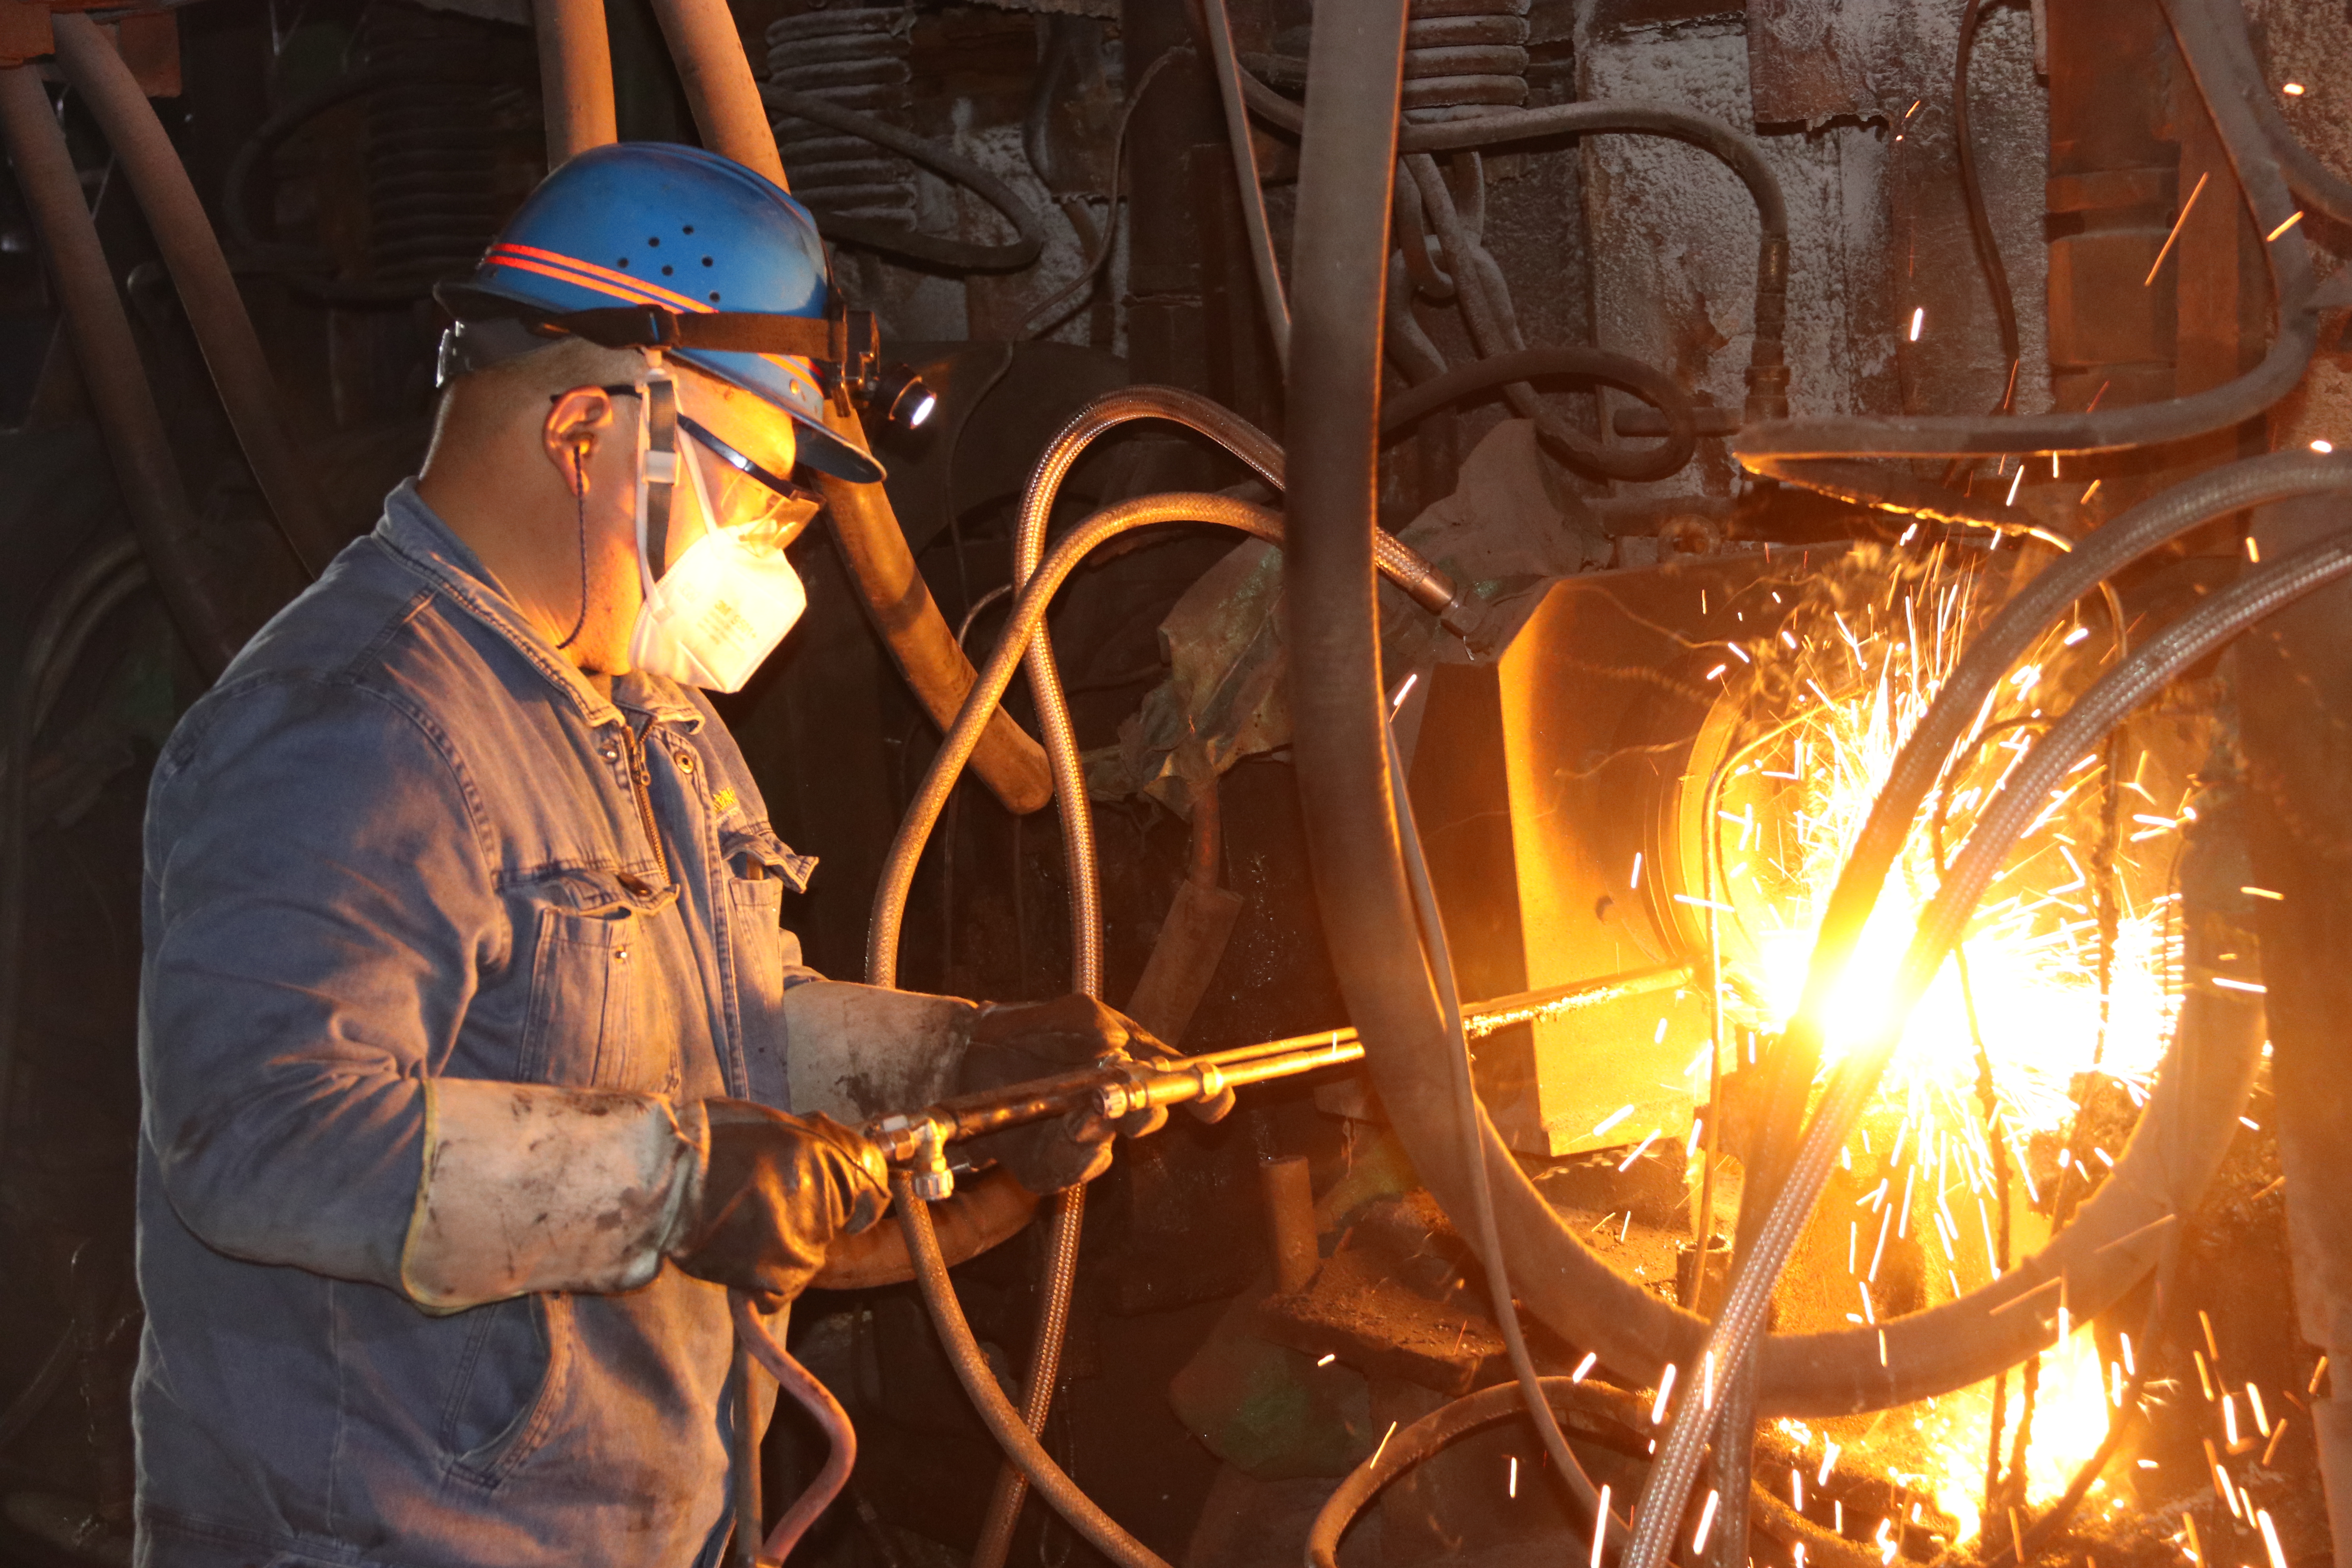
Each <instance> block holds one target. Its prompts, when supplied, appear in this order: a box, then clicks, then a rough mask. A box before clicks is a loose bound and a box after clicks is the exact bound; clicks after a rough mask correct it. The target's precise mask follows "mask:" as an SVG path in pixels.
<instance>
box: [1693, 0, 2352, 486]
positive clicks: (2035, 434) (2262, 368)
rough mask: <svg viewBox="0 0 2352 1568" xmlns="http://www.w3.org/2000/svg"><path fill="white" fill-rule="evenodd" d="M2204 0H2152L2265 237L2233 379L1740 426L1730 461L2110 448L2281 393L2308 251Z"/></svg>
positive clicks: (2179, 436)
mask: <svg viewBox="0 0 2352 1568" xmlns="http://www.w3.org/2000/svg"><path fill="white" fill-rule="evenodd" d="M2208 4H2209V0H2164V7H2165V13H2166V15H2167V16H2169V17H2170V18H2171V21H2172V26H2173V32H2174V35H2175V36H2176V37H2178V38H2179V41H2180V50H2181V54H2182V55H2183V57H2184V58H2186V59H2187V60H2188V62H2189V70H2190V71H2191V72H2192V73H2193V74H2194V75H2195V77H2196V79H2197V85H2198V88H2199V90H2200V92H2201V93H2202V95H2203V97H2204V100H2205V104H2206V107H2207V108H2208V109H2209V110H2211V112H2212V116H2213V124H2214V127H2215V129H2216V130H2217V131H2219V132H2220V133H2221V143H2222V147H2223V149H2224V151H2226V152H2227V153H2228V154H2229V158H2230V164H2231V168H2232V169H2234V170H2235V171H2236V172H2237V176H2238V185H2239V188H2240V190H2241V191H2242V193H2243V195H2244V197H2245V202H2246V207H2247V210H2248V211H2249V212H2251V213H2252V215H2253V218H2254V227H2255V230H2256V232H2258V233H2260V234H2263V235H2271V236H2273V238H2271V239H2270V240H2269V241H2268V242H2267V243H2266V244H2265V245H2264V246H2263V254H2264V256H2265V257H2266V258H2268V261H2269V264H2270V272H2271V289H2272V291H2273V297H2274V299H2275V300H2276V310H2277V319H2278V331H2277V335H2276V336H2275V337H2274V338H2273V340H2272V342H2271V346H2270V351H2269V353H2265V354H2264V355H2263V360H2262V363H2260V364H2258V365H2256V366H2255V367H2254V368H2253V369H2252V370H2250V371H2248V372H2247V373H2246V374H2243V375H2241V376H2239V377H2237V378H2236V379H2235V380H2233V381H2228V382H2224V383H2222V384H2221V385H2219V386H2215V387H2209V388H2207V389H2206V390H2205V391H2203V392H2199V393H2192V394H2190V395H2189V396H2186V397H2176V398H2173V399H2171V400H2169V401H2168V402H2164V403H2146V404H2139V405H2133V406H2128V407H2115V408H2103V409H2099V410H2097V411H2095V412H2088V411H2085V412H2078V413H2058V414H2037V415H2031V416H2023V417H1999V416H1984V417H1979V416H1966V415H1958V416H1948V415H1938V416H1917V417H1906V418H1878V417H1864V416H1838V417H1829V418H1814V419H1787V420H1780V421H1776V422H1774V423H1772V424H1769V425H1763V426H1749V427H1748V428H1747V429H1745V430H1743V431H1741V432H1740V434H1739V436H1738V437H1737V438H1736V439H1735V440H1734V441H1733V443H1732V451H1733V454H1734V455H1735V456H1736V457H1738V458H1739V460H1740V462H1741V463H1743V464H1744V465H1746V466H1747V467H1748V468H1749V469H1750V470H1752V471H1753V472H1756V473H1758V474H1762V475H1765V476H1768V477H1770V478H1775V479H1788V480H1789V481H1790V482H1791V483H1794V484H1802V483H1804V479H1803V476H1802V472H1801V469H1799V468H1793V467H1792V466H1791V465H1792V464H1793V463H1794V462H1795V460H1797V459H1801V458H1850V457H1880V458H1903V457H1909V458H1932V457H1954V456H1963V455H1971V454H1973V455H1979V456H1990V455H1993V454H1996V453H2007V452H2111V451H2116V450H2120V449H2122V448H2124V447H2149V446H2156V445H2158V444H2160V443H2163V442H2168V441H2179V440H2185V439H2187V438H2188V437H2192V436H2201V435H2204V434H2206V433H2207V432H2209V431H2213V430H2221V429H2226V428H2227V427H2229V426H2232V425H2237V424H2240V423H2242V422H2243V421H2245V420H2247V419H2250V418H2252V416H2255V415H2256V414H2259V413H2261V412H2262V411H2263V409H2265V408H2268V407H2269V406H2270V405H2272V404H2273V403H2275V402H2277V401H2278V400H2279V399H2280V398H2282V397H2284V396H2285V395H2287V394H2288V393H2289V392H2291V391H2293V390H2294V386H2295V384H2297V383H2298V382H2300V381H2301V380H2302V379H2303V374H2304V371H2305V368H2306V367H2308V366H2309V364H2310V363H2311V356H2312V353H2313V351H2314V349H2315V347H2316V346H2317V344H2318V341H2319V318H2318V314H2317V312H2316V311H2315V310H2313V309H2312V304H2311V293H2312V275H2311V251H2310V248H2309V247H2307V246H2306V245H2305V243H2304V237H2303V229H2302V226H2301V225H2295V226H2292V227H2283V226H2284V225H2285V224H2286V223H2287V221H2288V220H2289V219H2290V218H2292V217H2293V216H2294V211H2295V206H2294V196H2293V195H2292V194H2291V193H2290V192H2289V191H2288V189H2287V184H2286V180H2285V177H2284V174H2283V173H2282V172H2281V170H2280V168H2279V162H2278V157H2277V154H2276V153H2274V152H2273V149H2272V147H2271V143H2270V139H2269V138H2268V137H2266V136H2265V135H2264V134H2263V128H2262V126H2261V124H2260V123H2259V121H2257V120H2256V119H2255V117H2254V112H2253V110H2252V109H2251V108H2249V107H2248V106H2247V103H2246V100H2245V97H2244V95H2243V94H2242V92H2240V91H2238V90H2237V89H2236V88H2235V86H2234V84H2235V83H2236V82H2237V80H2238V73H2237V72H2235V71H2234V70H2232V69H2231V64H2230V60H2229V57H2228V52H2227V47H2226V45H2225V44H2224V42H2223V41H2222V39H2221V37H2220V33H2221V29H2220V28H2218V27H2217V26H2216V25H2215V24H2214V22H2213V19H2212V17H2211V16H2210V14H2209V13H2208V11H2207V5H2208Z"/></svg>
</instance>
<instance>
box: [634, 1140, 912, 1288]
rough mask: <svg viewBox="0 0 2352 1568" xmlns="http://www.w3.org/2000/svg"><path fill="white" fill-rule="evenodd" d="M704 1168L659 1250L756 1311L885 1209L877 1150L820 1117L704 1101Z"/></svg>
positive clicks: (884, 1170)
mask: <svg viewBox="0 0 2352 1568" xmlns="http://www.w3.org/2000/svg"><path fill="white" fill-rule="evenodd" d="M703 1110H704V1111H705V1113H706V1114H707V1115H708V1116H709V1120H710V1163H709V1168H708V1170H707V1172H706V1173H705V1174H704V1176H703V1181H702V1190H701V1191H700V1192H699V1193H698V1194H694V1195H693V1196H692V1197H690V1198H689V1200H688V1205H687V1209H686V1212H684V1213H682V1214H680V1215H679V1216H678V1222H677V1226H676V1227H675V1229H674V1230H673V1231H672V1237H673V1240H672V1241H671V1243H670V1245H669V1246H668V1247H667V1248H666V1249H665V1250H667V1253H668V1254H669V1257H670V1258H671V1259H672V1260H673V1261H675V1262H676V1263H677V1266H678V1267H679V1268H682V1269H684V1270H685V1271H686V1272H687V1273H688V1274H691V1275H693V1276H694V1277H695V1278H696V1279H709V1280H710V1281H712V1282H713V1283H715V1284H719V1285H725V1286H728V1287H730V1288H731V1289H737V1290H741V1291H745V1292H747V1293H748V1294H750V1295H751V1297H752V1298H753V1300H756V1301H757V1302H758V1303H759V1306H760V1310H761V1311H763V1312H772V1311H774V1310H777V1309H778V1308H780V1307H782V1306H783V1305H784V1303H786V1302H787V1301H790V1300H792V1299H793V1297H795V1296H797V1295H799V1294H800V1293H801V1291H802V1289H803V1288H805V1287H806V1286H807V1284H808V1282H809V1280H810V1279H813V1278H814V1277H815V1275H816V1271H817V1270H818V1269H819V1268H823V1267H824V1255H825V1251H826V1249H827V1248H828V1247H831V1246H832V1244H833V1240H834V1238H835V1237H839V1236H855V1235H856V1234H857V1233H858V1232H859V1231H861V1230H864V1229H865V1228H866V1226H870V1225H872V1224H873V1223H874V1222H875V1221H876V1220H877V1219H880V1218H881V1217H882V1211H883V1210H884V1209H886V1208H887V1207H888V1206H889V1205H890V1173H889V1169H888V1167H887V1165H886V1164H884V1163H883V1159H882V1151H881V1150H879V1149H877V1148H876V1147H875V1146H874V1145H873V1144H871V1143H868V1142H866V1140H865V1139H863V1138H861V1137H859V1136H858V1135H857V1134H856V1133H855V1132H853V1131H850V1130H849V1129H848V1128H846V1127H844V1126H843V1125H842V1124H841V1123H840V1122H838V1121H834V1120H833V1119H832V1118H831V1117H829V1116H809V1117H799V1116H787V1115H785V1114H784V1113H783V1112H782V1111H781V1110H769V1109H768V1108H767V1107H766V1106H764V1105H755V1104H753V1103H752V1102H751V1101H750V1100H705V1101H703Z"/></svg>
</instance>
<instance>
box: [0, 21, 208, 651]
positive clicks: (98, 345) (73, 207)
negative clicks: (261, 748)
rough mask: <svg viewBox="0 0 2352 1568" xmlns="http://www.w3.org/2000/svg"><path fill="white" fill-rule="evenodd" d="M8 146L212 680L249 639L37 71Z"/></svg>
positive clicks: (148, 541)
mask: <svg viewBox="0 0 2352 1568" xmlns="http://www.w3.org/2000/svg"><path fill="white" fill-rule="evenodd" d="M0 141H5V142H6V145H7V149H8V156H9V160H10V162H11V163H14V164H15V166H16V183H17V185H18V187H19V188H20V189H22V190H23V192H24V195H25V205H26V210H27V211H29V212H30V213H31V215H32V218H33V226H34V227H35V229H36V230H37V231H38V233H39V235H40V237H41V248H42V250H43V251H44V252H45V253H46V254H47V258H48V263H49V276H50V279H51V280H52V282H53V283H54V285H55V286H56V288H57V290H58V300H59V301H60V302H61V303H62V304H63V306H64V308H65V318H66V331H67V334H68V336H69V337H70V338H71V340H72V342H73V347H74V360H75V363H77V364H79V366H80V369H81V376H82V384H83V386H84V388H85V390H86V391H87V394H88V395H89V402H90V406H91V408H92V410H93V411H94V412H95V413H96V414H97V416H98V425H99V429H100V432H101V434H103V435H104V437H105V438H106V447H107V454H108V456H109V457H110V458H111V459H112V463H113V468H114V477H115V482H116V483H117V484H118V485H120V486H121V490H122V499H123V501H124V504H125V505H126V506H127V507H128V508H129V510H130V512H131V531H132V532H133V533H135V534H136V535H137V536H138V539H139V548H140V550H141V552H142V553H143V554H144V555H145V556H146V557H147V569H148V571H149V573H150V574H152V576H153V578H154V581H155V586H156V588H157V590H158V591H159V592H161V593H162V595H163V603H164V605H165V607H166V608H167V609H169V610H170V611H171V615H172V620H173V624H174V625H175V626H178V627H179V630H180V635H181V637H183V638H184V639H185V641H186V643H187V645H188V650H189V652H191V653H192V654H194V656H195V660H196V663H197V664H198V666H200V667H201V668H203V669H204V671H205V675H206V676H207V677H211V676H215V675H217V674H219V673H220V671H221V670H222V668H225V667H226V665H227V663H228V661H229V660H230V659H231V658H234V657H235V656H236V650H237V648H238V647H240V646H241V645H242V644H243V642H244V638H243V637H241V636H239V635H238V634H237V632H236V630H235V628H234V626H233V624H232V622H231V620H230V618H229V616H228V613H227V611H226V609H225V608H224V607H223V606H222V605H220V604H219V603H218V602H217V601H216V600H215V599H214V598H213V597H212V596H211V595H209V594H207V593H206V592H205V589H204V586H203V584H202V579H201V576H200V574H199V572H198V562H199V560H200V557H199V555H198V553H197V547H196V538H195V519H194V513H193V512H192V510H191V509H190V508H189V505H188V492H187V487H186V485H185V483H184V481H183V479H181V476H180V470H179V467H178V465H177V463H176V461H175V460H174V459H173V456H172V447H171V443H170V441H169V440H168V439H167V438H166V437H165V436H164V434H163V413H162V411H161V410H160V409H159V408H157V406H156V405H155V393H154V389H153V388H152V387H151V386H149V385H148V384H147V374H146V370H145V368H144V367H143V366H142V364H141V363H140V360H139V345H138V343H137V342H136V341H135V340H133V339H132V337H131V321H130V318H129V317H128V316H126V315H125V314H124V313H123V310H122V299H121V295H119V294H117V293H116V292H115V288H114V275H113V273H111V272H110V271H109V270H108V269H107V265H106V252H105V250H104V249H103V248H102V247H100V245H99V241H98V226H97V224H96V223H94V222H93V221H91V218H90V215H89V204H88V202H87V201H86V200H85V199H84V197H83V195H82V189H81V178H80V176H79V174H76V173H75V172H74V166H73V156H72V154H71V153H68V151H67V149H66V136H65V131H64V128H63V127H61V126H60V125H59V124H58V118H57V113H56V111H55V110H52V109H51V108H50V106H49V95H48V92H47V89H44V88H43V87H42V86H41V79H40V74H39V73H38V72H37V71H36V70H34V69H33V68H30V67H27V66H16V67H11V68H7V69H5V70H0Z"/></svg>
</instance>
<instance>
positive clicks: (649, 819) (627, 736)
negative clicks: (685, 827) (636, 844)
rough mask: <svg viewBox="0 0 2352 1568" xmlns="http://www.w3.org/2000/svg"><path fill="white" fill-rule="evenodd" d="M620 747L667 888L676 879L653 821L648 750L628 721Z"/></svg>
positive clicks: (622, 724) (659, 833) (638, 816)
mask: <svg viewBox="0 0 2352 1568" xmlns="http://www.w3.org/2000/svg"><path fill="white" fill-rule="evenodd" d="M621 743H622V744H623V745H625V746H626V747H627V748H628V749H629V784H630V786H631V788H632V789H633V791H634V792H635V795H636V797H637V820H638V821H639V822H641V823H643V824H644V825H645V829H646V843H648V844H650V845H652V846H653V847H654V864H655V865H656V866H657V867H659V868H661V879H662V885H663V886H664V887H667V886H668V885H669V884H670V882H671V881H672V880H673V879H672V877H671V876H670V870H669V852H668V851H667V850H666V849H664V848H663V847H662V840H661V827H660V826H659V825H658V824H657V823H656V822H655V821H654V792H653V774H652V773H648V772H647V771H646V749H645V747H644V745H643V744H642V743H641V742H639V741H638V739H637V732H636V731H635V729H633V728H632V727H631V726H630V724H629V721H627V720H625V719H624V720H622V721H621Z"/></svg>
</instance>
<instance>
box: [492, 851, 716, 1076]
mask: <svg viewBox="0 0 2352 1568" xmlns="http://www.w3.org/2000/svg"><path fill="white" fill-rule="evenodd" d="M568 890H569V891H570V892H571V893H572V895H573V897H572V899H570V900H564V899H562V898H555V899H548V900H534V903H535V904H536V906H537V907H536V909H535V910H534V913H533V925H534V928H535V929H534V931H533V933H532V942H531V972H530V1005H529V1010H528V1012H527V1014H526V1016H525V1019H524V1025H523V1037H522V1060H521V1064H520V1065H521V1068H522V1077H523V1078H524V1079H526V1080H531V1081H537V1082H541V1083H556V1084H566V1085H571V1086H574V1087H578V1088H584V1089H631V1090H635V1091H637V1092H639V1093H645V1094H667V1093H669V1092H671V1091H673V1090H675V1089H677V1085H678V1078H679V1073H678V1060H677V1030H676V1029H674V1028H666V1027H664V1026H663V1018H664V1015H665V1014H666V1012H667V1008H666V1006H665V1002H666V995H665V992H664V988H663V986H662V984H661V981H660V977H659V973H658V959H659V953H660V948H659V943H660V940H661V937H662V934H663V933H662V931H661V930H660V929H659V928H660V926H661V925H662V923H663V922H664V919H665V917H664V913H663V910H666V909H667V900H664V902H663V903H662V904H661V905H660V906H659V907H656V908H651V909H648V908H646V907H642V906H641V904H640V903H639V902H638V901H636V900H633V899H632V898H631V897H630V896H629V895H628V893H627V892H626V890H625V889H622V888H621V887H620V886H619V885H618V884H617V883H615V884H614V885H612V886H611V887H609V888H608V887H605V886H604V885H602V884H601V883H593V884H590V885H588V886H587V887H584V888H582V887H577V886H572V887H569V888H568Z"/></svg>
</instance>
